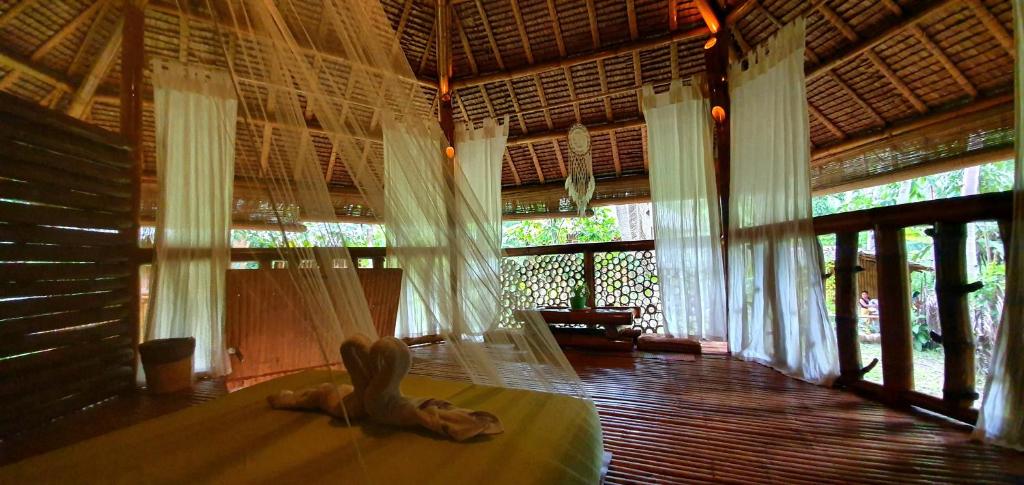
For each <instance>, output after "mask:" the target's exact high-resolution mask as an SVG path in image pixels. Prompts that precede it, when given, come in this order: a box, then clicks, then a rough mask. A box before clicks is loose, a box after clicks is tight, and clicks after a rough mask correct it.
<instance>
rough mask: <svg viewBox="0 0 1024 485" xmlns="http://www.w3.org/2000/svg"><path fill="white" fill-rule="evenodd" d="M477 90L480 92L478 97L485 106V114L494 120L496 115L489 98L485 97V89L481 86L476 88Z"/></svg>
mask: <svg viewBox="0 0 1024 485" xmlns="http://www.w3.org/2000/svg"><path fill="white" fill-rule="evenodd" d="M477 89H479V90H480V97H481V98H483V99H484V106H487V114H489V115H490V116H491V118H494V117H495V115H496V114H495V112H494V105H493V104H491V98H490V96H488V95H487V89H485V88H484V87H483V86H477Z"/></svg>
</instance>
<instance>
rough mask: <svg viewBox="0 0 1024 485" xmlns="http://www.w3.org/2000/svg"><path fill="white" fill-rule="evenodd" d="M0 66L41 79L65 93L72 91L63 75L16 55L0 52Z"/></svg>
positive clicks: (71, 86)
mask: <svg viewBox="0 0 1024 485" xmlns="http://www.w3.org/2000/svg"><path fill="white" fill-rule="evenodd" d="M0 65H2V66H7V67H8V68H10V69H14V70H17V71H20V72H21V73H22V74H28V75H30V76H32V77H35V78H38V79H41V80H43V81H46V82H48V83H50V84H53V85H55V86H57V87H60V88H62V89H64V90H66V91H73V90H74V85H73V84H72V83H71V81H69V80H67V79H66V78H65V77H64V75H62V74H60V73H57V72H54V71H51V70H49V69H47V68H46V67H43V66H39V65H36V64H35V63H33V62H31V61H29V60H28V59H24V58H22V57H21V56H19V55H17V54H14V53H10V52H6V51H2V50H0Z"/></svg>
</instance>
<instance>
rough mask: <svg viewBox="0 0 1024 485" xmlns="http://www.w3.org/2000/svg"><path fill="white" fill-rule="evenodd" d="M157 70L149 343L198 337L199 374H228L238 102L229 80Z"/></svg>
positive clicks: (169, 64) (160, 66)
mask: <svg viewBox="0 0 1024 485" xmlns="http://www.w3.org/2000/svg"><path fill="white" fill-rule="evenodd" d="M152 67H153V97H154V104H155V109H154V116H155V118H156V159H157V181H158V185H159V188H160V198H159V206H158V210H157V220H156V264H155V271H154V276H153V278H154V279H153V286H152V292H151V300H150V305H149V314H148V317H147V326H146V339H147V340H152V339H159V338H175V337H195V339H196V351H195V360H194V364H195V370H196V371H197V372H208V373H210V374H213V375H224V374H227V373H229V372H230V371H231V369H230V362H229V360H228V356H227V351H226V349H225V343H224V307H225V292H224V284H225V283H224V282H225V277H226V271H227V269H228V266H229V264H230V262H231V237H230V236H231V208H232V194H231V190H232V186H233V183H234V166H235V165H234V161H235V120H236V111H237V105H238V103H237V101H236V99H235V95H234V89H233V86H232V82H231V79H230V77H229V76H228V75H227V74H226V73H221V72H212V71H207V70H204V69H201V68H196V67H191V66H190V67H185V66H184V65H181V64H178V63H176V62H174V61H162V60H155V61H154V62H153V66H152Z"/></svg>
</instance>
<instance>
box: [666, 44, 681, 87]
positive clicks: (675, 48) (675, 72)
mask: <svg viewBox="0 0 1024 485" xmlns="http://www.w3.org/2000/svg"><path fill="white" fill-rule="evenodd" d="M668 55H669V57H671V59H669V68H670V69H671V70H672V79H679V44H676V43H675V42H673V43H672V45H671V46H669V49H668Z"/></svg>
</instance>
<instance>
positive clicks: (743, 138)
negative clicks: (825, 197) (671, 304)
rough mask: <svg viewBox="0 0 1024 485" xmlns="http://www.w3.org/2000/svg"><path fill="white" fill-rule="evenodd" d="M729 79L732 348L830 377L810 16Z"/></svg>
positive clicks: (787, 368)
mask: <svg viewBox="0 0 1024 485" xmlns="http://www.w3.org/2000/svg"><path fill="white" fill-rule="evenodd" d="M729 79H730V85H731V91H730V96H731V99H732V112H731V113H728V116H729V119H730V120H731V129H732V132H731V137H732V145H731V148H732V160H731V161H732V167H731V172H732V177H731V179H730V185H731V191H730V203H729V206H730V207H729V209H730V212H729V213H730V217H729V350H730V351H731V352H732V353H733V354H734V355H736V356H739V357H740V358H743V359H747V360H752V361H756V362H761V363H764V364H767V365H770V366H772V367H774V368H776V369H778V370H780V371H782V372H784V373H786V374H789V375H791V376H793V377H797V378H800V379H803V380H806V381H809V382H814V383H820V384H828V383H830V382H831V381H832V380H833V379H834V378H835V376H836V375H837V374H838V360H837V356H836V352H837V349H836V338H835V329H834V328H833V326H832V323H831V322H830V321H829V318H828V311H827V310H826V307H825V298H824V289H823V287H822V280H821V263H820V260H821V256H820V254H819V253H818V249H817V241H816V239H815V235H814V231H813V226H812V221H811V196H810V181H809V178H810V177H809V171H810V146H809V145H810V141H809V140H810V136H809V129H808V121H807V95H806V92H805V84H804V21H803V19H797V20H795V21H794V22H793V23H792V24H790V25H788V26H786V27H784V28H783V29H782V30H781V31H780V32H779V33H778V34H777V35H776V37H774V38H772V39H771V40H769V41H768V42H767V43H766V45H762V46H761V47H759V48H758V49H756V51H755V52H753V53H752V54H751V55H750V57H749V58H748V68H747V69H743V67H742V65H740V64H736V65H733V66H732V67H731V68H730V75H729Z"/></svg>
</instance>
